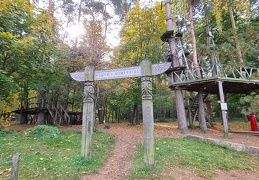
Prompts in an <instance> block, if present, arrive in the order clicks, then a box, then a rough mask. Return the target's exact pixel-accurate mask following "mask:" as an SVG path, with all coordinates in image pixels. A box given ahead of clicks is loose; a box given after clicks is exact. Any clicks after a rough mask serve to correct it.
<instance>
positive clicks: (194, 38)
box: [189, 0, 201, 78]
mask: <svg viewBox="0 0 259 180" xmlns="http://www.w3.org/2000/svg"><path fill="white" fill-rule="evenodd" d="M193 9H194V0H191V3H190V9H189V10H190V12H189V14H190V31H191V39H192V51H193V65H194V68H195V72H196V75H197V76H198V77H199V78H201V72H200V67H199V63H198V56H197V48H196V37H195V31H194V22H193Z"/></svg>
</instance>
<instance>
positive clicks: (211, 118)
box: [205, 99, 214, 123]
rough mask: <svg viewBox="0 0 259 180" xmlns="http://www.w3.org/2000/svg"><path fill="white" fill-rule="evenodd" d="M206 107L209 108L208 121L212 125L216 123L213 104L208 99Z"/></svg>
mask: <svg viewBox="0 0 259 180" xmlns="http://www.w3.org/2000/svg"><path fill="white" fill-rule="evenodd" d="M205 105H206V107H207V113H208V121H209V122H210V123H212V122H214V116H213V111H212V108H211V103H210V100H209V99H206V100H205Z"/></svg>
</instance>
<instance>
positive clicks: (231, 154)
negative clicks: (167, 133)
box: [129, 138, 259, 179]
mask: <svg viewBox="0 0 259 180" xmlns="http://www.w3.org/2000/svg"><path fill="white" fill-rule="evenodd" d="M155 145H156V148H155V160H156V167H155V169H149V168H147V167H145V165H144V159H143V158H144V151H143V146H142V145H139V149H138V153H137V155H136V157H135V159H134V164H135V167H136V168H135V169H133V170H132V171H131V172H130V175H129V179H165V178H167V179H168V177H163V175H162V174H168V172H170V171H171V170H172V169H173V168H182V167H184V168H187V169H189V170H190V171H193V172H194V173H195V174H197V175H199V176H201V177H206V178H210V177H212V176H213V175H214V173H215V169H224V170H233V169H240V170H251V171H259V157H258V156H253V155H248V154H246V153H244V152H238V151H235V150H232V149H228V148H225V147H221V146H218V145H215V144H209V143H206V142H201V141H198V140H193V139H187V138H183V139H175V138H156V141H155ZM165 172H167V173H165Z"/></svg>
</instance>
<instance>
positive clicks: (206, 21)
mask: <svg viewBox="0 0 259 180" xmlns="http://www.w3.org/2000/svg"><path fill="white" fill-rule="evenodd" d="M204 12H205V24H206V25H205V27H206V28H205V29H206V42H207V47H208V48H209V49H212V48H213V50H212V51H211V52H210V54H209V57H210V60H211V62H212V75H213V76H216V75H217V69H216V64H217V63H216V59H215V47H214V44H211V42H212V41H213V37H212V35H210V28H209V18H208V7H207V2H206V3H205V4H204ZM211 46H212V47H211Z"/></svg>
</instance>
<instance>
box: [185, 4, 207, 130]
mask: <svg viewBox="0 0 259 180" xmlns="http://www.w3.org/2000/svg"><path fill="white" fill-rule="evenodd" d="M193 9H194V0H191V3H190V12H189V13H190V22H191V24H190V28H191V37H192V49H193V63H194V67H195V72H196V75H197V76H198V77H199V78H201V72H200V67H199V64H198V56H197V48H196V37H195V31H194V22H193V14H192V12H193ZM198 98H199V121H200V128H201V130H202V132H203V133H206V132H207V125H206V119H205V112H204V106H203V93H202V89H199V92H198Z"/></svg>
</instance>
